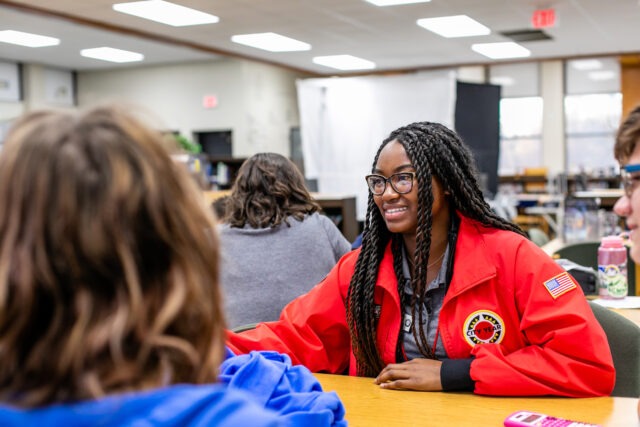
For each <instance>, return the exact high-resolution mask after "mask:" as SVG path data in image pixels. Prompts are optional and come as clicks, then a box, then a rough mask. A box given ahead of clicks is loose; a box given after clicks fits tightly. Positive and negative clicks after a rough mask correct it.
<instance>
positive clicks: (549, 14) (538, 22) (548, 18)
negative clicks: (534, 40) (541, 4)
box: [531, 9, 556, 28]
mask: <svg viewBox="0 0 640 427" xmlns="http://www.w3.org/2000/svg"><path fill="white" fill-rule="evenodd" d="M531 25H533V28H549V27H553V26H554V25H556V11H555V9H538V10H536V11H535V12H533V16H532V17H531Z"/></svg>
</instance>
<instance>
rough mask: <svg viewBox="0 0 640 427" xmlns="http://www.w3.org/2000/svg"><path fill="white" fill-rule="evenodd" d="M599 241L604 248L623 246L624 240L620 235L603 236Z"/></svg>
mask: <svg viewBox="0 0 640 427" xmlns="http://www.w3.org/2000/svg"><path fill="white" fill-rule="evenodd" d="M601 243H602V246H603V247H605V248H622V247H623V246H624V241H623V240H622V237H620V236H605V237H603V238H602V242H601Z"/></svg>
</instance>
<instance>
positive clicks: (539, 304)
mask: <svg viewBox="0 0 640 427" xmlns="http://www.w3.org/2000/svg"><path fill="white" fill-rule="evenodd" d="M366 179H367V183H368V186H369V190H370V194H369V202H368V210H367V215H366V219H365V227H364V233H363V242H362V248H361V249H360V250H359V251H353V252H351V253H349V254H347V255H345V256H344V257H343V258H342V259H341V260H340V261H339V262H338V264H337V265H336V267H335V268H334V269H333V270H332V271H331V273H329V275H328V276H327V277H326V278H325V279H324V280H323V281H322V282H321V283H320V284H319V285H317V286H316V287H315V288H314V289H312V290H311V291H310V292H309V293H307V294H306V295H304V296H302V297H300V298H298V299H296V300H295V301H293V302H292V303H291V304H289V305H288V306H287V307H285V309H284V310H283V312H282V314H281V316H280V320H279V321H278V322H270V323H265V324H260V325H258V327H257V328H256V329H255V330H252V331H249V332H245V333H243V334H237V335H234V334H230V335H229V338H228V343H230V344H231V345H232V347H233V348H234V349H235V350H236V351H240V352H246V351H249V350H253V349H258V348H270V349H275V350H279V351H283V352H286V353H288V354H289V355H290V356H291V357H292V359H293V361H294V362H295V363H301V364H304V365H306V366H307V367H309V368H310V369H311V370H313V371H316V372H330V373H349V374H350V375H361V376H371V377H375V382H376V383H377V384H379V385H380V387H383V388H387V389H411V390H423V391H435V390H473V391H474V392H475V393H478V394H487V395H559V396H576V397H577V396H581V397H584V396H600V395H607V394H609V393H610V392H611V390H612V389H613V385H614V377H615V372H614V368H613V363H612V359H611V353H610V350H609V346H608V343H607V339H606V336H605V334H604V332H603V330H602V329H601V328H600V326H599V324H598V322H597V321H596V319H595V318H594V316H593V314H592V312H591V309H590V308H589V306H588V305H587V302H586V300H585V298H584V295H583V293H582V291H581V288H580V287H579V286H578V285H577V284H576V283H575V282H574V281H573V279H572V278H571V277H570V276H569V275H568V274H566V272H564V270H562V268H560V267H559V266H558V265H557V264H556V263H555V262H554V261H553V260H551V259H550V258H549V257H548V256H547V255H546V254H545V253H544V252H543V251H542V250H541V249H539V248H538V247H537V246H536V245H535V244H533V243H532V242H530V241H529V240H527V239H526V238H525V237H524V235H523V233H522V232H521V231H520V229H518V228H517V227H516V226H514V225H513V224H511V223H509V222H507V221H505V220H503V219H502V218H500V217H498V216H497V215H495V214H494V213H493V212H492V211H491V210H490V209H489V206H488V204H487V203H486V202H485V201H484V199H483V197H482V193H481V191H480V189H479V187H478V182H477V180H476V172H475V170H474V167H473V159H472V156H471V154H470V152H469V151H468V149H467V148H466V147H465V146H464V144H463V143H462V142H461V140H460V138H459V137H458V136H457V135H456V134H455V133H454V132H452V131H451V130H449V129H447V128H446V127H444V126H442V125H440V124H436V123H429V122H423V123H413V124H410V125H408V126H405V127H402V128H400V129H397V130H396V131H394V132H392V133H391V135H390V136H389V137H388V138H387V139H385V140H384V141H383V142H382V145H381V146H380V149H379V151H378V153H377V155H376V158H375V160H374V162H373V170H372V174H371V175H368V176H367V177H366Z"/></svg>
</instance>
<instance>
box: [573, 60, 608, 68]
mask: <svg viewBox="0 0 640 427" xmlns="http://www.w3.org/2000/svg"><path fill="white" fill-rule="evenodd" d="M570 62H571V66H572V67H573V68H575V69H576V70H580V71H589V70H599V69H600V68H602V62H600V61H598V60H597V59H578V60H574V61H570Z"/></svg>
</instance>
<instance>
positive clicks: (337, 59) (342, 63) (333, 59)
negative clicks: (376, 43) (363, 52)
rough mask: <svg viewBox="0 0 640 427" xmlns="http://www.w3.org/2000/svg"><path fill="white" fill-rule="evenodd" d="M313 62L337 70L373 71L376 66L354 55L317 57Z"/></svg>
mask: <svg viewBox="0 0 640 427" xmlns="http://www.w3.org/2000/svg"><path fill="white" fill-rule="evenodd" d="M313 62H314V63H316V64H319V65H324V66H325V67H330V68H335V69H337V70H371V69H373V68H376V64H375V63H373V62H371V61H367V60H366V59H362V58H358V57H357V56H352V55H330V56H316V57H315V58H313Z"/></svg>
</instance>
